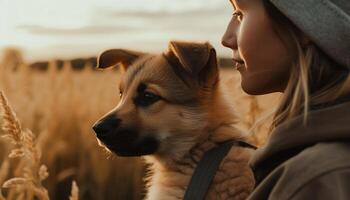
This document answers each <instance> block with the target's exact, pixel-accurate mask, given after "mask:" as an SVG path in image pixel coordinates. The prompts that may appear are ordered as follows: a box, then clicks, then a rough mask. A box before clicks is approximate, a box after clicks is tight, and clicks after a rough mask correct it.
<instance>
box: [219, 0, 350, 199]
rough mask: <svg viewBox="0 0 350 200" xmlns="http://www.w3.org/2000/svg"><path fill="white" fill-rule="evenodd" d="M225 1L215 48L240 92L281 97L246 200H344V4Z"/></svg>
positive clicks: (349, 62)
mask: <svg viewBox="0 0 350 200" xmlns="http://www.w3.org/2000/svg"><path fill="white" fill-rule="evenodd" d="M231 3H232V7H233V10H234V13H233V17H232V19H231V21H230V23H229V25H228V28H227V31H226V33H225V34H224V36H223V38H222V44H223V45H224V46H226V47H228V48H230V49H232V51H233V59H234V60H235V61H236V66H237V70H238V71H239V72H240V74H241V80H242V81H241V86H242V88H243V90H244V91H245V92H247V93H248V94H251V95H260V94H268V93H272V92H282V93H283V97H282V100H281V102H280V104H279V105H278V107H277V110H276V112H275V115H274V118H273V123H272V126H271V137H270V138H269V140H268V142H267V144H266V145H265V146H264V147H262V148H260V149H259V150H257V152H256V153H255V155H254V157H253V158H252V160H251V166H252V168H253V170H254V173H255V176H256V188H255V190H254V192H253V193H252V194H251V195H250V198H249V199H252V200H253V199H259V200H261V199H278V200H284V199H350V142H349V141H350V140H349V139H350V76H349V70H350V1H349V0H231Z"/></svg>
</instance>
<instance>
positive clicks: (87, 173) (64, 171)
mask: <svg viewBox="0 0 350 200" xmlns="http://www.w3.org/2000/svg"><path fill="white" fill-rule="evenodd" d="M54 65H55V64H54V63H51V66H50V67H49V70H48V71H47V72H35V71H31V70H29V69H28V68H27V67H26V66H25V65H23V66H21V67H19V68H18V69H19V70H17V71H13V70H12V69H11V68H5V67H4V66H2V68H1V66H0V70H1V72H0V90H3V91H4V93H6V95H7V97H8V99H9V102H11V105H13V110H15V111H17V113H18V116H16V115H15V114H14V112H13V111H12V109H11V108H10V107H9V105H8V101H7V99H6V98H4V95H1V102H2V107H3V108H4V109H3V111H4V112H3V117H2V118H0V125H1V126H2V127H4V130H3V131H0V135H6V139H1V140H0V185H4V186H5V188H2V189H0V200H3V199H5V198H4V197H6V199H7V200H12V199H21V198H24V197H25V199H31V198H30V197H32V199H37V198H38V199H47V198H49V197H50V199H53V200H55V199H59V200H61V199H70V200H75V199H78V196H79V198H80V199H84V200H89V199H123V200H125V199H128V200H129V199H130V200H132V199H141V198H142V197H143V195H144V191H143V184H142V177H143V175H144V168H145V167H144V166H143V164H142V162H141V161H140V160H139V159H136V158H118V157H113V156H112V157H108V156H107V154H106V152H104V151H103V149H102V148H100V147H99V146H98V144H97V142H96V139H95V136H94V134H93V132H92V130H91V125H92V124H93V122H94V121H96V120H97V119H98V118H99V117H100V116H102V115H103V114H104V113H106V112H107V111H108V110H110V109H112V108H113V107H114V106H115V105H116V104H117V103H118V101H119V99H118V95H117V94H118V93H119V92H118V91H117V88H118V87H117V81H118V76H119V74H118V72H116V71H106V72H98V71H94V70H92V69H91V68H86V69H85V70H83V71H73V70H71V68H70V64H69V63H66V64H65V67H64V68H63V70H61V71H58V70H57V69H56V67H55V66H54ZM232 71H233V70H231V69H229V70H223V72H222V79H223V81H224V83H225V86H226V87H227V94H228V95H229V96H230V97H232V103H234V105H237V111H238V112H239V113H240V114H241V117H242V123H241V125H242V127H244V128H246V129H249V128H251V127H252V126H253V124H254V123H255V121H256V120H257V119H258V118H259V116H262V115H264V113H266V112H267V111H269V110H270V108H271V105H274V102H276V100H275V99H276V98H275V96H274V95H273V96H265V97H259V98H256V97H247V96H246V95H244V94H243V92H242V91H241V90H240V86H239V76H237V74H234V73H232ZM18 119H21V123H20V122H19V120H18ZM265 126H266V124H264V126H258V127H257V128H256V129H254V130H255V133H256V135H254V136H253V137H252V141H253V142H255V143H256V144H258V145H261V144H263V142H264V141H265V139H266V134H265V133H264V132H266V130H267V129H266V127H265ZM22 127H26V128H28V129H23V128H22ZM30 130H31V131H33V133H34V134H33V133H32V132H31V131H30ZM257 133H258V134H257ZM35 138H36V139H35ZM9 141H11V142H12V144H11V143H10V142H9ZM41 152H42V154H41ZM7 155H10V157H11V158H9V157H8V156H7ZM48 175H49V176H48ZM73 180H76V181H77V183H78V185H79V189H78V187H77V184H76V183H75V182H73ZM12 186H14V187H12ZM19 186H21V187H19ZM34 197H36V198H34Z"/></svg>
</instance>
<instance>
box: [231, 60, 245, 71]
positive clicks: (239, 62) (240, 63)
mask: <svg viewBox="0 0 350 200" xmlns="http://www.w3.org/2000/svg"><path fill="white" fill-rule="evenodd" d="M233 62H234V63H235V64H234V67H235V69H236V70H238V69H240V68H242V67H244V66H245V65H244V61H242V60H237V59H233Z"/></svg>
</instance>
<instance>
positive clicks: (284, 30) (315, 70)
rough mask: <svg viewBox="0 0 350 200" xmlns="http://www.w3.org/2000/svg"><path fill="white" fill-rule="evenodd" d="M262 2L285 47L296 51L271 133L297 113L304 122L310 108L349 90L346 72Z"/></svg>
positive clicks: (286, 19) (288, 21)
mask: <svg viewBox="0 0 350 200" xmlns="http://www.w3.org/2000/svg"><path fill="white" fill-rule="evenodd" d="M264 3H265V8H266V10H267V12H268V13H269V15H270V17H271V19H272V21H273V25H274V26H273V28H274V30H275V31H276V32H277V34H278V35H279V37H280V39H281V40H282V42H284V43H285V45H286V47H287V48H296V50H297V53H296V55H295V58H296V59H295V62H294V63H293V64H292V67H291V69H290V77H289V80H288V83H287V86H286V88H285V90H284V93H283V95H282V99H281V102H280V104H279V105H278V107H277V109H276V110H275V113H274V117H273V120H272V124H271V126H270V132H271V131H272V130H273V129H274V128H275V127H277V126H278V125H280V124H281V123H283V122H286V121H288V120H290V119H292V118H294V117H296V116H298V115H303V119H304V120H303V122H304V123H303V124H304V125H306V124H307V119H308V113H309V111H310V108H316V107H317V106H322V105H323V104H326V103H328V102H332V101H334V100H335V99H337V98H338V97H340V96H342V95H344V94H346V93H349V92H350V74H349V70H348V69H346V68H345V67H342V66H340V65H338V64H337V63H336V62H335V61H333V60H332V59H330V58H329V56H328V55H326V54H325V53H324V52H323V51H322V50H320V49H319V48H318V47H317V46H316V45H315V44H313V43H309V44H307V45H305V43H303V37H304V38H305V36H304V35H303V33H302V32H301V31H300V30H299V29H298V28H297V27H296V26H295V25H294V24H293V23H292V22H291V21H290V20H289V19H288V18H287V17H285V16H284V15H283V14H282V13H280V12H279V11H278V10H277V8H275V7H274V6H273V5H272V4H271V3H270V2H268V1H264ZM290 41H292V42H290Z"/></svg>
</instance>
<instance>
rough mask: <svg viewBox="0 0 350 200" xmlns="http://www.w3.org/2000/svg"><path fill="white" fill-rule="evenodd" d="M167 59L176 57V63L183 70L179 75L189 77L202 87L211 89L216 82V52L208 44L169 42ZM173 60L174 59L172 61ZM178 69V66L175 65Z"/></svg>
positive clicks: (217, 77)
mask: <svg viewBox="0 0 350 200" xmlns="http://www.w3.org/2000/svg"><path fill="white" fill-rule="evenodd" d="M165 55H167V56H168V57H176V59H177V62H178V63H179V64H180V65H181V67H182V68H183V69H177V71H180V72H181V73H180V75H181V76H184V73H185V74H187V76H188V75H189V77H187V78H185V79H186V80H188V78H190V79H192V80H197V81H198V83H199V85H201V86H204V87H212V86H214V85H216V83H217V82H218V79H219V76H218V63H217V58H216V51H215V49H214V48H213V46H211V45H210V44H209V43H208V42H206V43H193V42H179V41H171V42H170V43H169V51H168V52H167V54H165ZM173 60H174V59H173ZM177 67H179V65H177Z"/></svg>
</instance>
